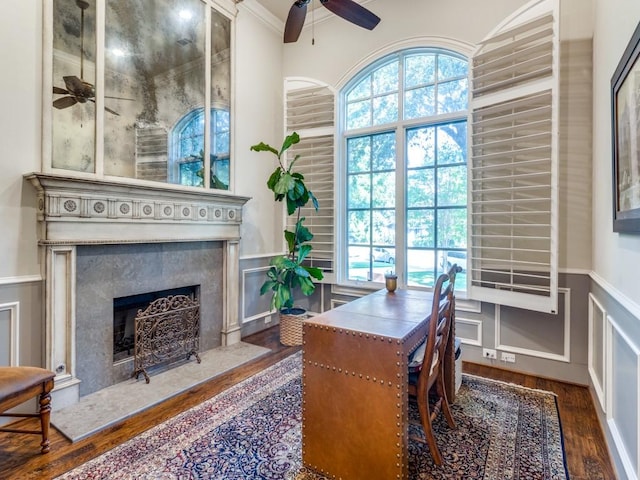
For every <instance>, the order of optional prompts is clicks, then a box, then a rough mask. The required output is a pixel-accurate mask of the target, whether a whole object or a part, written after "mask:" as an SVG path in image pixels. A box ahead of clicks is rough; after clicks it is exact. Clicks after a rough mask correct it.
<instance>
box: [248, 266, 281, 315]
mask: <svg viewBox="0 0 640 480" xmlns="http://www.w3.org/2000/svg"><path fill="white" fill-rule="evenodd" d="M270 268H271V267H270V266H269V265H266V266H264V267H255V268H245V269H243V270H242V274H241V277H242V311H241V318H240V323H241V324H245V323H247V322H251V321H253V320H258V319H260V318H265V317H267V316H269V315H272V314H274V313H276V311H275V310H264V311H260V312H247V283H248V278H249V277H251V276H252V275H254V274H257V273H259V274H260V277H263V276H264V272H266V271H268V270H269V269H270ZM261 281H262V280H261ZM252 293H254V292H253V291H252ZM257 293H260V290H259V289H258V290H257Z"/></svg>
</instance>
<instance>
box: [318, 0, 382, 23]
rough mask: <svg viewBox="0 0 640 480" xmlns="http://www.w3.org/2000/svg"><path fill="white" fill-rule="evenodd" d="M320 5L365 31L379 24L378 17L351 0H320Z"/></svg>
mask: <svg viewBox="0 0 640 480" xmlns="http://www.w3.org/2000/svg"><path fill="white" fill-rule="evenodd" d="M320 3H322V5H324V6H325V7H326V8H327V9H329V10H330V11H332V12H333V13H335V14H336V15H338V16H339V17H342V18H344V19H345V20H347V21H349V22H351V23H354V24H356V25H358V26H359V27H362V28H366V29H367V30H373V29H374V28H375V27H376V25H378V23H380V17H378V16H377V15H376V14H375V13H373V12H371V11H369V10H367V9H366V8H364V7H363V6H362V5H358V4H357V3H356V2H354V1H353V0H320Z"/></svg>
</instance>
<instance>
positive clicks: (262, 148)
mask: <svg viewBox="0 0 640 480" xmlns="http://www.w3.org/2000/svg"><path fill="white" fill-rule="evenodd" d="M250 150H253V151H254V152H271V153H273V154H274V155H276V156H278V158H280V157H279V155H278V151H277V150H276V149H275V148H273V147H272V146H271V145H268V144H266V143H264V142H260V143H258V144H256V145H252V146H251V147H250Z"/></svg>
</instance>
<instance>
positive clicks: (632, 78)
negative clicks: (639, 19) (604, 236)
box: [611, 23, 640, 233]
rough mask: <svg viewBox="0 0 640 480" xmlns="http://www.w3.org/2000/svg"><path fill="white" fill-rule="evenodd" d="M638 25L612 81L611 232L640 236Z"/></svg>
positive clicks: (639, 49) (639, 34)
mask: <svg viewBox="0 0 640 480" xmlns="http://www.w3.org/2000/svg"><path fill="white" fill-rule="evenodd" d="M639 57H640V23H639V24H638V26H637V27H636V30H635V32H634V33H633V37H632V38H631V41H630V42H629V45H628V46H627V48H626V50H625V51H624V54H623V55H622V58H621V59H620V63H619V64H618V68H616V71H615V73H614V74H613V77H612V78H611V112H612V121H611V125H612V141H613V145H612V146H613V231H614V232H637V233H640V60H639Z"/></svg>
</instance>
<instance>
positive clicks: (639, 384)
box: [606, 315, 640, 479]
mask: <svg viewBox="0 0 640 480" xmlns="http://www.w3.org/2000/svg"><path fill="white" fill-rule="evenodd" d="M614 328H615V330H616V332H617V333H618V335H619V336H620V338H621V339H622V340H623V341H624V342H625V343H626V344H627V345H628V346H629V348H630V349H631V351H632V352H633V353H634V354H635V355H636V399H638V398H640V349H638V346H637V345H636V344H635V343H634V342H633V341H632V340H631V339H630V338H629V336H628V335H627V334H626V333H625V332H624V331H623V330H622V329H621V328H620V325H618V323H617V322H616V321H615V320H614V319H613V317H611V316H610V315H607V335H606V340H607V362H606V363H607V388H606V393H607V406H608V407H609V408H608V411H607V425H608V427H609V432H610V433H611V437H612V438H613V442H614V444H615V448H616V450H617V452H618V455H619V457H620V461H621V462H622V466H623V467H624V470H625V473H626V475H627V478H629V479H637V478H638V468H639V467H638V465H634V464H633V462H632V461H631V458H630V457H629V453H628V451H627V448H626V444H625V443H624V439H623V438H622V436H621V435H620V432H619V430H618V426H617V423H616V418H615V416H614V414H615V411H614V408H613V405H614V404H613V394H614V391H613V390H614V389H613V329H614ZM621 420H623V419H621ZM639 439H640V418H638V416H637V415H636V438H635V443H636V452H635V453H636V460H637V461H639V462H640V442H638V440H639Z"/></svg>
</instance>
